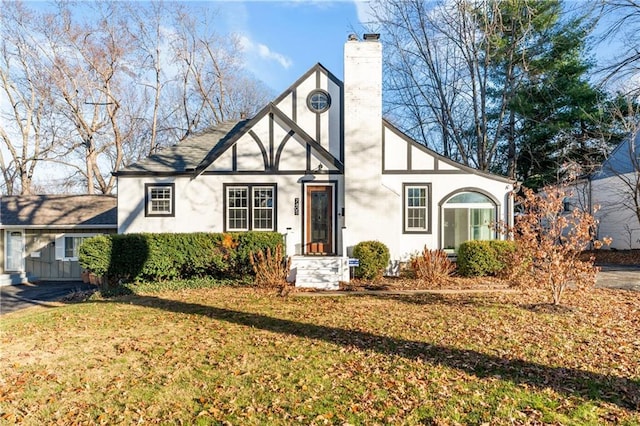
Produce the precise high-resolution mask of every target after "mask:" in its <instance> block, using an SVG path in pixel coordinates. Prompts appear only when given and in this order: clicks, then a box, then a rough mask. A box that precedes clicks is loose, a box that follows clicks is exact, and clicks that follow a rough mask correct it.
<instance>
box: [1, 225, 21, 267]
mask: <svg viewBox="0 0 640 426" xmlns="http://www.w3.org/2000/svg"><path fill="white" fill-rule="evenodd" d="M14 232H19V233H20V245H21V249H22V250H21V254H20V266H19V268H18V269H9V268H8V266H9V262H8V257H9V239H10V238H11V234H12V233H14ZM24 253H25V232H24V229H5V230H4V271H5V272H25V258H24Z"/></svg>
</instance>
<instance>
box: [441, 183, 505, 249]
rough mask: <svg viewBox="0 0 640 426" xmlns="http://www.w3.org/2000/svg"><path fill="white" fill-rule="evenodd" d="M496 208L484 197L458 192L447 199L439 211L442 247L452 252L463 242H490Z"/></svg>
mask: <svg viewBox="0 0 640 426" xmlns="http://www.w3.org/2000/svg"><path fill="white" fill-rule="evenodd" d="M496 213H497V206H496V204H495V203H494V202H493V201H492V200H491V199H490V198H489V197H487V196H486V195H484V194H481V193H478V192H461V193H459V194H456V195H454V196H453V197H451V198H449V200H448V201H447V202H446V203H444V205H443V208H442V218H443V220H442V227H443V230H442V235H443V237H442V238H443V247H444V249H445V251H446V252H448V253H455V252H457V250H458V247H460V244H462V243H463V242H465V241H468V240H493V239H495V238H496V232H495V229H494V228H493V226H492V225H493V223H494V222H495V220H496Z"/></svg>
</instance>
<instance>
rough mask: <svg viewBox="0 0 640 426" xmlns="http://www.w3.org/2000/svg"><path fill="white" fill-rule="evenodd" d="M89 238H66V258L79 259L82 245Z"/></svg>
mask: <svg viewBox="0 0 640 426" xmlns="http://www.w3.org/2000/svg"><path fill="white" fill-rule="evenodd" d="M87 238H89V237H64V257H65V258H76V259H77V258H78V249H79V248H80V244H82V242H83V241H84V240H86V239H87Z"/></svg>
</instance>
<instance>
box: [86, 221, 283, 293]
mask: <svg viewBox="0 0 640 426" xmlns="http://www.w3.org/2000/svg"><path fill="white" fill-rule="evenodd" d="M96 238H97V240H95V242H93V241H92V240H93V239H89V240H87V241H86V243H87V245H86V248H85V249H84V250H83V249H82V247H81V250H80V253H81V254H80V263H81V265H82V266H83V268H86V269H87V270H89V271H91V272H93V273H95V274H96V275H106V276H108V277H109V280H110V281H112V282H114V281H121V280H123V281H154V280H167V279H177V278H179V279H186V278H194V277H206V276H210V277H222V276H238V275H246V274H251V273H252V272H253V270H252V268H251V264H250V253H251V252H252V251H258V250H264V249H265V248H267V247H269V248H271V250H275V247H276V246H277V245H278V244H282V236H281V235H280V234H279V233H277V232H246V233H233V234H222V233H185V234H169V233H167V234H151V233H149V234H124V235H108V236H100V237H96Z"/></svg>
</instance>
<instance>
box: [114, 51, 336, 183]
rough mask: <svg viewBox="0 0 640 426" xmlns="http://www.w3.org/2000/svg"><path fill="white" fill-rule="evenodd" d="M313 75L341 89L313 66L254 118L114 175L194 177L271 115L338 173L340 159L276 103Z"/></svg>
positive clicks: (193, 139) (207, 133)
mask: <svg viewBox="0 0 640 426" xmlns="http://www.w3.org/2000/svg"><path fill="white" fill-rule="evenodd" d="M315 72H321V73H323V74H326V75H327V76H328V77H329V79H331V80H332V81H333V82H335V83H336V84H337V85H338V86H340V87H342V82H341V81H340V80H339V79H338V78H337V77H336V76H335V75H334V74H332V73H331V72H330V71H329V70H328V69H326V68H325V67H324V66H323V65H322V64H320V63H317V64H315V65H314V66H312V67H311V68H310V69H309V70H308V71H307V72H306V73H304V74H303V75H302V76H301V77H300V78H299V79H298V80H296V81H295V82H294V83H293V84H292V85H291V86H290V87H288V88H287V89H285V90H284V91H283V92H282V93H281V94H280V95H279V96H278V97H277V98H276V99H275V101H274V102H270V103H269V104H267V105H266V106H265V107H264V108H262V110H260V111H259V112H258V113H257V114H256V115H255V116H254V117H252V118H251V119H249V120H242V121H229V122H225V123H221V124H219V125H218V126H216V127H213V128H211V129H207V130H205V131H203V132H202V133H199V134H197V135H193V136H191V137H189V138H187V139H185V140H184V141H182V142H180V143H178V144H176V145H173V146H171V147H168V148H165V149H163V150H161V151H160V152H158V153H157V154H154V155H152V156H150V157H147V158H145V159H143V160H141V161H139V162H137V163H135V164H132V165H129V166H127V167H125V168H123V169H121V170H120V171H118V172H117V173H115V174H116V175H118V176H127V175H129V176H140V175H154V176H175V175H181V174H182V175H192V176H194V177H195V176H198V175H199V174H201V173H203V172H204V171H205V170H206V169H207V168H208V167H209V166H210V165H211V164H213V162H214V161H215V160H217V159H218V158H219V157H220V155H222V154H223V153H224V152H225V151H227V150H228V149H229V148H231V147H232V146H233V145H234V144H235V143H236V142H237V141H238V139H240V138H241V137H242V136H243V135H244V134H246V133H247V132H249V131H250V130H251V128H252V127H253V126H254V125H255V124H256V123H257V122H258V121H260V120H261V119H262V118H263V117H264V116H265V115H267V114H269V113H273V114H274V116H277V117H278V119H280V120H281V121H282V122H283V123H285V125H286V126H288V127H289V128H291V129H292V130H293V131H294V132H295V133H296V134H297V135H298V136H299V137H300V138H301V139H303V140H304V141H305V143H308V144H309V145H311V147H312V148H313V149H314V150H315V151H316V152H317V153H318V155H320V156H321V157H323V158H324V160H325V161H327V162H328V164H332V165H333V166H335V167H336V168H337V169H338V170H339V171H341V172H342V171H343V170H344V167H343V165H342V162H340V160H338V159H336V158H335V157H334V156H333V155H331V154H330V153H329V152H328V151H327V150H326V149H325V148H324V147H322V146H321V145H320V144H319V143H317V142H316V141H315V139H313V138H312V137H311V136H309V135H308V134H307V133H306V132H305V131H304V130H303V129H302V128H301V127H300V126H298V124H296V123H295V122H294V121H293V120H291V119H290V118H289V117H287V116H286V114H284V113H283V112H282V111H281V110H280V109H279V108H278V107H277V106H276V104H277V103H278V102H280V101H282V100H283V99H284V98H286V97H287V96H288V95H289V94H290V93H291V92H292V91H293V90H294V89H295V88H296V87H297V86H298V85H300V83H301V82H303V81H304V80H305V79H307V78H308V77H309V76H310V75H312V74H313V73H315Z"/></svg>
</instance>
